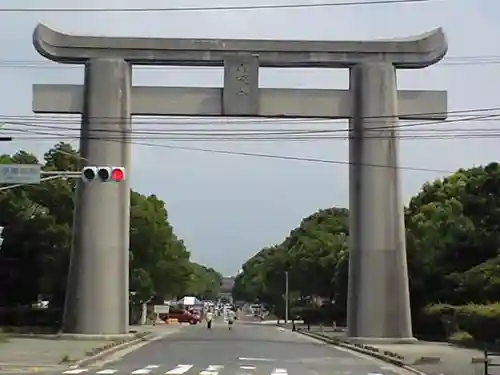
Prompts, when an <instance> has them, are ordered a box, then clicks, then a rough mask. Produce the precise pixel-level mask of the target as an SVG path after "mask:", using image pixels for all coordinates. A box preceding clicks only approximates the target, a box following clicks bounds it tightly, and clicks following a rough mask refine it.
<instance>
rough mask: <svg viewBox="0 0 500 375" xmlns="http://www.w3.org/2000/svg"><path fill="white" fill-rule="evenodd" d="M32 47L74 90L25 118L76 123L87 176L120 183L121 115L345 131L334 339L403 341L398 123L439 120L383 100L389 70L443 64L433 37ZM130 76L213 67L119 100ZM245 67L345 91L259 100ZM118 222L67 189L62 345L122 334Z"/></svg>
mask: <svg viewBox="0 0 500 375" xmlns="http://www.w3.org/2000/svg"><path fill="white" fill-rule="evenodd" d="M33 43H34V46H35V48H36V49H37V51H38V52H39V53H40V54H41V55H42V56H44V57H46V58H47V59H50V60H53V61H57V62H60V63H66V64H85V84H84V85H83V86H78V85H76V86H75V85H34V87H33V111H34V112H35V113H77V114H82V128H81V155H82V157H83V158H85V159H84V160H85V161H84V163H86V164H89V165H118V166H124V167H126V168H127V169H129V167H130V158H131V155H130V147H131V146H130V132H131V115H156V116H158V115H160V116H161V115H165V116H174V115H178V116H248V117H268V118H272V117H280V118H286V117H289V118H292V117H293V118H330V119H339V118H342V119H349V121H350V130H351V134H350V135H351V138H350V141H349V142H350V143H349V145H350V156H349V160H350V162H351V165H350V249H351V255H350V261H349V264H350V267H349V293H348V294H349V295H348V334H347V335H348V337H350V338H351V339H358V340H373V339H382V340H392V341H394V340H396V341H405V340H406V341H412V340H414V339H413V333H412V327H411V318H410V303H409V291H408V274H407V264H406V263H407V262H406V248H405V232H404V217H403V203H402V201H401V193H400V181H399V180H400V176H399V170H398V167H397V166H398V141H397V134H398V133H397V130H398V129H397V126H398V118H401V119H424V120H443V119H445V118H446V116H447V94H446V92H445V91H411V90H405V91H397V86H396V69H420V68H425V67H427V66H430V65H432V64H434V63H437V62H438V61H440V60H441V59H442V58H443V57H444V55H445V54H446V51H447V42H446V39H445V36H444V34H443V32H442V30H441V29H437V30H434V31H431V32H429V33H426V34H423V35H419V36H414V37H411V38H405V39H399V40H398V39H395V40H383V41H276V40H225V39H160V38H121V37H120V38H117V37H90V36H71V35H66V34H61V33H59V32H56V31H54V30H52V29H50V28H48V27H46V26H44V25H38V26H37V28H36V29H35V32H34V37H33ZM132 65H162V66H167V65H174V66H223V67H224V86H223V87H222V88H197V87H132V84H131V81H132V80H131V75H132V69H131V66H132ZM259 67H278V68H280V67H283V68H285V67H309V68H348V69H349V70H350V88H349V90H316V89H274V88H267V89H265V88H259V87H258V74H259ZM107 138H108V139H107ZM117 140H118V141H117ZM377 165H378V167H377ZM129 208H130V207H129V184H128V182H126V183H120V184H82V183H81V182H80V184H79V189H78V201H77V205H76V211H75V228H74V243H73V249H72V256H71V265H70V276H69V282H68V292H67V298H66V300H67V301H66V308H65V319H64V328H65V331H66V332H72V333H83V334H122V333H126V332H127V331H128V242H129Z"/></svg>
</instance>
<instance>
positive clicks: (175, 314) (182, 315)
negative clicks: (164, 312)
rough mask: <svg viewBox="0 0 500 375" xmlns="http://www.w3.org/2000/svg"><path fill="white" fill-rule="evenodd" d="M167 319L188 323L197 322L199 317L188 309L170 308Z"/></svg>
mask: <svg viewBox="0 0 500 375" xmlns="http://www.w3.org/2000/svg"><path fill="white" fill-rule="evenodd" d="M168 318H169V319H177V320H178V321H179V323H189V324H198V323H199V322H200V321H201V319H200V317H199V316H198V315H196V314H193V313H190V312H189V311H187V310H185V309H182V310H172V309H171V310H170V312H169V313H168Z"/></svg>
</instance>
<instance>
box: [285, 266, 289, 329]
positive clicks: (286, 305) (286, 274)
mask: <svg viewBox="0 0 500 375" xmlns="http://www.w3.org/2000/svg"><path fill="white" fill-rule="evenodd" d="M288 303H289V302H288V271H285V325H286V324H288Z"/></svg>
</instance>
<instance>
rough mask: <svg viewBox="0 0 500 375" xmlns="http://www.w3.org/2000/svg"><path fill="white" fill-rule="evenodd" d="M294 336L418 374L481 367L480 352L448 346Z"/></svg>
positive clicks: (453, 374)
mask: <svg viewBox="0 0 500 375" xmlns="http://www.w3.org/2000/svg"><path fill="white" fill-rule="evenodd" d="M287 329H288V328H287ZM297 334H300V335H305V336H308V337H310V338H312V339H316V340H319V341H322V342H325V343H328V344H331V345H334V346H335V347H336V348H338V349H340V348H343V349H346V350H349V351H352V352H356V353H359V354H363V355H364V356H369V357H372V358H375V359H378V360H380V361H383V362H385V363H390V364H392V365H394V366H397V367H399V368H401V369H404V370H407V371H411V372H413V373H415V374H418V375H423V374H428V375H442V374H446V375H470V374H472V373H479V372H480V371H482V369H483V367H484V362H482V361H481V358H483V354H482V352H481V351H479V350H475V349H467V348H461V347H458V346H455V345H452V344H448V343H438V342H426V341H419V342H416V343H414V344H373V345H361V344H351V343H348V342H347V341H345V340H343V339H342V338H341V335H339V334H338V333H336V334H330V335H329V334H328V333H326V332H322V333H318V332H310V331H307V330H304V329H298V330H297Z"/></svg>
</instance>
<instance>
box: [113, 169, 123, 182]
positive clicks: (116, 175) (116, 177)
mask: <svg viewBox="0 0 500 375" xmlns="http://www.w3.org/2000/svg"><path fill="white" fill-rule="evenodd" d="M124 177H125V173H124V172H123V169H122V168H114V169H112V170H111V179H112V180H113V181H115V182H121V181H122V180H123V178H124Z"/></svg>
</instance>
